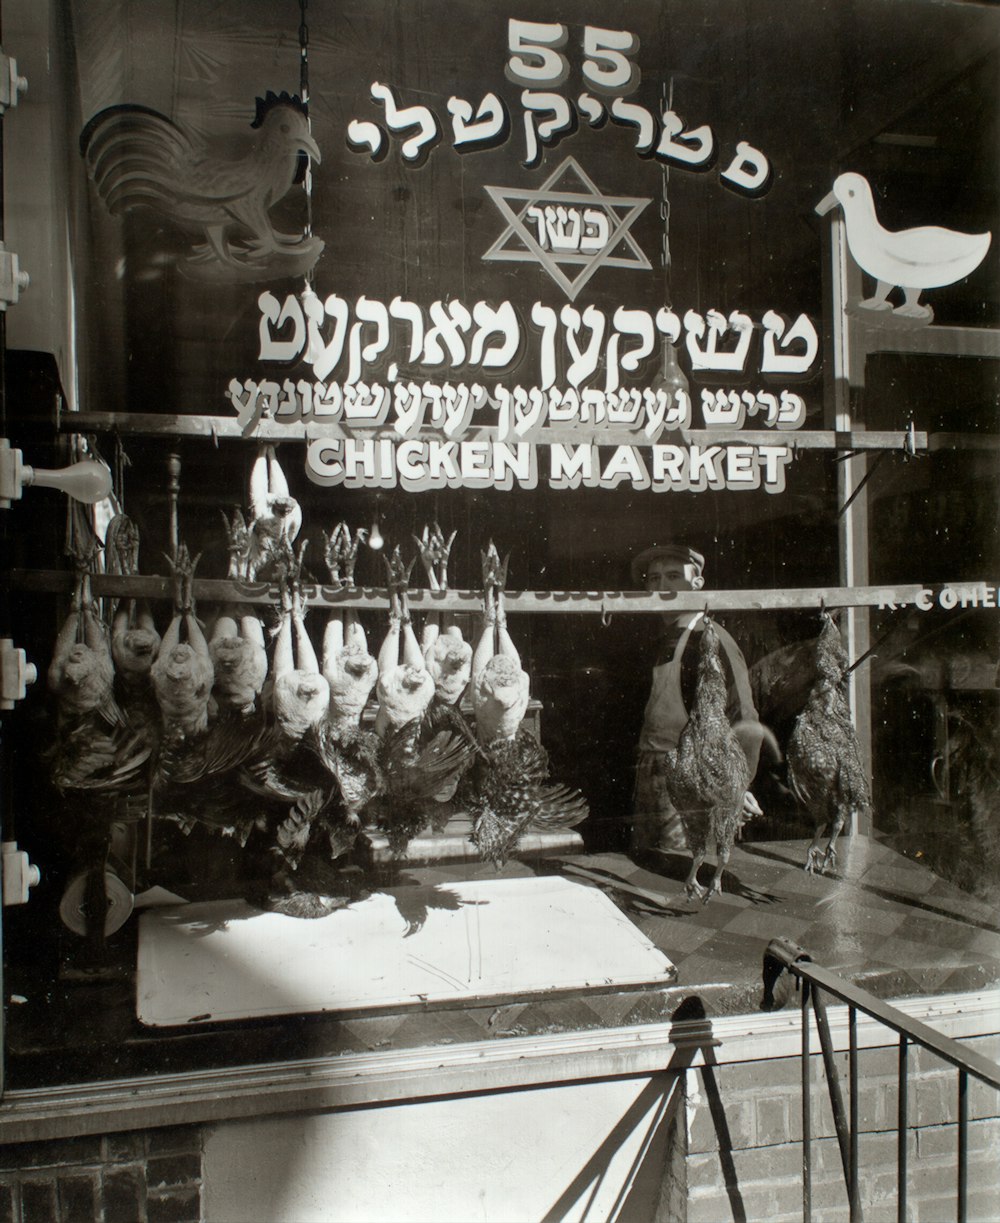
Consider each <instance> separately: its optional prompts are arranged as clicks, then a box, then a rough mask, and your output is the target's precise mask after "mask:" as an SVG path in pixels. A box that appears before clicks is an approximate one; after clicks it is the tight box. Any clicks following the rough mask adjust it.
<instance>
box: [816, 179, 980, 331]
mask: <svg viewBox="0 0 1000 1223" xmlns="http://www.w3.org/2000/svg"><path fill="white" fill-rule="evenodd" d="M837 204H839V205H840V206H841V207H842V208H843V210H844V222H845V226H846V230H847V245H848V247H849V248H850V252H851V255H852V256H853V257H854V260H855V262H856V263H857V264H858V266H859V267H860V268H861V270H862V271H864V272H867V273H868V275H869V276H873V277H874V278H875V280H876V282H877V284H876V286H875V294H874V296H873V297H868V298H865V300H864V301H862V302H859V303H858V305H859V306H861V307H863V308H864V309H866V310H892V311H893V313H894V314H896V315H899V316H901V317H902V318H907V319H913V320H915V321H917V322H924V323H929V322H930V321H931V319H932V318H933V317H934V311H933V310H932V309H931V307H930V306H926V305H922V304H921V303H920V294H921V292H922V291H923V290H924V289H939V288H941V287H943V286H944V285H950V284H954V283H955V282H956V281H959V280H961V279H962V278H963V277H965V276H968V275H969V274H970V273H971V272H974V271H975V270H976V268H977V267H979V265H980V263H982V261H983V259H984V258H985V257H986V252H987V251H988V250H989V246H990V239H991V237H992V235H991V234H990V233H984V234H963V233H957V232H956V231H955V230H953V229H944V228H942V227H941V226H939V225H921V226H918V227H917V228H915V229H901V230H898V231H893V230H889V229H885V228H883V226H882V225H880V224H879V220H878V217H877V216H876V214H875V200H874V198H873V196H872V189H871V187H870V186H869V185H868V180H867V179H866V178H864V177H863V176H862V175H860V174H841V175H838V177H837V178H836V179H835V180H834V184H833V190H832V191H831V192H830V194H829V195H827V196H826V197H825V198H824V199H823V200H821V201H820V202H819V204H817V205H816V211H817V212H818V213H819V214H820V216H822V215H824V214H825V213H827V212H829V211H830V209H831V208H834V207H836V205H837ZM895 288H900V289H902V290H903V296H904V302H903V305H901V306H896V307H893V305H892V303H891V302H889V301H887V300H886V298H887V297H888V295H889V294H890V293H891V292H892V290H893V289H895Z"/></svg>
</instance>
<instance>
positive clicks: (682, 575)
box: [646, 557, 704, 592]
mask: <svg viewBox="0 0 1000 1223" xmlns="http://www.w3.org/2000/svg"><path fill="white" fill-rule="evenodd" d="M703 585H704V579H703V578H702V576H701V574H700V573H699V572H698V569H697V567H696V566H695V565H685V564H684V563H683V561H679V560H672V559H671V558H670V557H657V558H654V559H653V560H651V561H650V562H649V568H648V569H647V570H646V589H647V590H648V591H651V592H652V591H657V590H673V591H677V590H701V588H702V586H703Z"/></svg>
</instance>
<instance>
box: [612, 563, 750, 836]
mask: <svg viewBox="0 0 1000 1223" xmlns="http://www.w3.org/2000/svg"><path fill="white" fill-rule="evenodd" d="M704 568H705V558H704V556H702V554H701V553H700V552H696V551H695V550H694V548H690V547H688V546H687V545H685V544H676V543H671V544H660V545H654V546H653V547H651V548H645V549H644V550H643V551H642V552H640V553H639V554H638V555H637V556H636V557H634V559H633V560H632V565H631V569H632V581H633V583H634V585H635V586H636V587H637V588H641V587H645V589H646V590H648V591H650V592H651V593H652V592H654V591H682V590H701V589H702V587H703V586H704V584H705V579H704V576H703V572H704ZM663 626H664V633H663V636H662V638H661V640H660V646H659V651H658V653H657V656H656V662H655V663H654V665H653V677H652V685H651V689H650V694H649V700H648V701H647V702H646V711H645V714H644V715H643V723H642V732H641V734H640V736H639V753H638V764H637V769H636V785H635V796H634V802H633V815H632V830H631V846H630V847H631V849H632V851H633V852H635V851H641V850H644V849H663V850H670V851H683V850H685V849H686V848H687V842H686V838H685V835H684V827H683V825H682V823H681V820H680V817H679V816H678V814H677V811H676V810H675V809H674V805H673V803H672V802H671V800H670V796H669V793H668V791H667V786H666V779H665V772H666V769H667V767H668V766H667V763H666V759H665V753H666V752H667V751H669V750H670V749H671V748H675V747H676V746H677V742H678V740H679V739H680V734H681V731H682V730H683V729H684V726H685V724H686V722H687V720H688V712H689V710H690V709H691V705H692V702H693V700H694V692H695V686H696V684H697V678H698V653H699V650H698V645H699V635H700V633H701V632H702V630H703V629H704V614H703V613H702V612H681V613H680V614H678V613H677V612H666V613H665V614H664V616H663ZM715 627H716V630H717V632H718V634H719V640H720V642H721V644H722V658H723V666H724V667H725V669H726V671H727V673H728V680H729V707H728V709H727V711H726V712H727V716H728V717H729V721H730V722H731V723H733V724H736V723H749V724H751V725H755V724H756V722H757V711H756V710H755V708H754V703H753V695H752V693H751V690H750V677H749V674H748V672H747V664H746V661H745V660H744V658H743V654H742V653H741V651H740V648H739V646H738V645H737V644H736V642H735V641H734V640H733V638H732V637H731V636H730V635H729V633H727V632H726V630H725V629H724V628H722V626H721V625H720V624H718V623H716V624H715ZM737 734H738V737H739V738H740V744H741V746H742V747H743V751H744V753H745V754H746V757H747V763H748V764H749V766H750V776H751V778H752V777H753V775H754V773H755V771H756V769H757V759H758V756H759V754H760V739H759V737H756V736H752V735H751V736H747V737H744V736H741V735H739V732H737ZM745 805H746V808H747V812H748V815H759V814H760V807H759V806H758V804H757V801H756V799H755V798H754V797H753V795H752V794H750V793H749V792H748V793H747V797H746V803H745Z"/></svg>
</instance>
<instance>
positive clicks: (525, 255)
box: [483, 157, 651, 301]
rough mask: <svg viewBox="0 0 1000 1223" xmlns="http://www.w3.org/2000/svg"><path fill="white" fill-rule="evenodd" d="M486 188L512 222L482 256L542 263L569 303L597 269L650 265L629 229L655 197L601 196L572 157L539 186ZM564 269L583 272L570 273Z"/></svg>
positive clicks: (644, 268)
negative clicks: (651, 198) (533, 187)
mask: <svg viewBox="0 0 1000 1223" xmlns="http://www.w3.org/2000/svg"><path fill="white" fill-rule="evenodd" d="M486 190H487V192H488V193H489V196H490V199H491V200H492V201H493V203H494V204H496V206H497V208H498V209H499V210H500V213H501V215H502V216H503V217H504V219H505V220H506V221H507V222H508V225H507V228H506V229H505V230H504V231H503V233H502V234H501V235H500V237H499V238H497V240H496V242H494V243H493V245H492V246H491V247H490V249H489V250H488V251H487V252H486V254H485V255H483V259H484V260H486V259H489V260H506V261H508V262H512V263H538V264H541V266H542V267H543V268H544V269H545V271H546V272H548V274H549V275H550V276H551V277H552V279H553V280H554V281H555V282H556V284H558V285H559V286H560V287H561V288H562V289H563V291H564V292H565V293H566V295H567V296H568V297H569V299H570V301H573V300H574V299H575V298H576V295H577V294H578V293H579V292H580V290H581V289H582V288H583V286H584V285H585V284H586V283H587V281H588V280H590V278H591V276H593V275H594V273H595V272H596V271H597V270H598V268H601V267H609V268H639V269H640V270H642V271H645V270H648V269H649V268H650V266H651V265H650V262H649V260H648V259H647V258H646V256H645V255H644V254H643V252H642V250H641V249H640V247H639V246H638V245H637V243H636V241H635V239H634V238H633V237H632V235H631V234H630V233H629V230H630V229H631V227H632V224H633V223H634V221H635V219H636V217H637V216H638V215H639V213H640V212H642V210H643V209H644V208H645V207H646V205H647V204H649V203H651V201H650V200H648V199H640V198H638V197H636V196H627V195H602V194H601V193H600V191H598V189H597V187H596V186H595V184H594V183H593V182H592V180H591V179H590V178H589V177H588V176H587V175H586V174H585V173H584V172H583V170H582V169H581V168H580V166H579V165H578V164H577V162H576V159H575V158H573V157H567V158H566V160H565V161H564V162H563V163H562V165H560V166H559V167H558V168H557V169H556V170H554V171H553V173H552V174H550V175H549V177H548V178H547V179H546V180H545V182H544V183H542V185H541V186H540V187H538V188H537V189H536V190H533V191H529V190H524V189H520V188H516V187H487V188H486ZM515 209H516V211H515ZM564 267H569V268H572V267H579V269H580V270H579V272H577V273H576V275H575V276H571V275H569V274H568V273H567V272H566V271H564V270H563V268H564Z"/></svg>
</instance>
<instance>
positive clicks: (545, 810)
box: [458, 727, 589, 869]
mask: <svg viewBox="0 0 1000 1223" xmlns="http://www.w3.org/2000/svg"><path fill="white" fill-rule="evenodd" d="M458 799H459V802H460V803H461V805H462V806H463V807H465V809H466V810H467V811H468V812H469V815H470V816H471V818H472V841H473V843H474V844H475V846H476V848H477V849H478V850H479V853H480V854H481V856H482V857H483V858H485V859H487V860H488V861H490V862H492V863H493V864H494V866H496V867H497V869H499V868H500V867H501V866H503V864H504V863H505V862H506V861H507V859H508V858H509V857H510V855H511V854H512V853H513V852H514V850H515V848H516V847H517V843H518V841H519V840H520V838H521V835H522V833H524V832H525V830H526V829H528V828H538V829H549V828H572V827H574V825H576V824H579V823H580V821H581V820H584V819H586V817H587V814H588V810H589V809H588V806H587V800H586V799H585V798H584V797H583V795H582V794H580V792H579V791H577V790H572V789H570V788H569V787H568V786H564V785H560V784H554V783H551V782H549V757H548V753H547V752H546V751H545V749H544V748H543V747H542V745H541V744H540V743H539V742H538V740H537V739H535V737H534V736H533V735H532V734H531V733H530V731H528V730H525V728H524V727H521V728H520V729H519V730H518V731H517V733H516V734H515V735H513V736H512V737H511V738H505V739H496V740H494V741H493V742H492V743H489V744H487V745H486V746H485V747H483V748H481V749H480V751H479V753H478V755H477V757H476V759H475V760H474V761H473V763H472V765H471V766H470V768H469V770H468V772H467V773H466V775H465V776H464V777H463V778H462V781H461V783H460V785H459V790H458Z"/></svg>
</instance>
